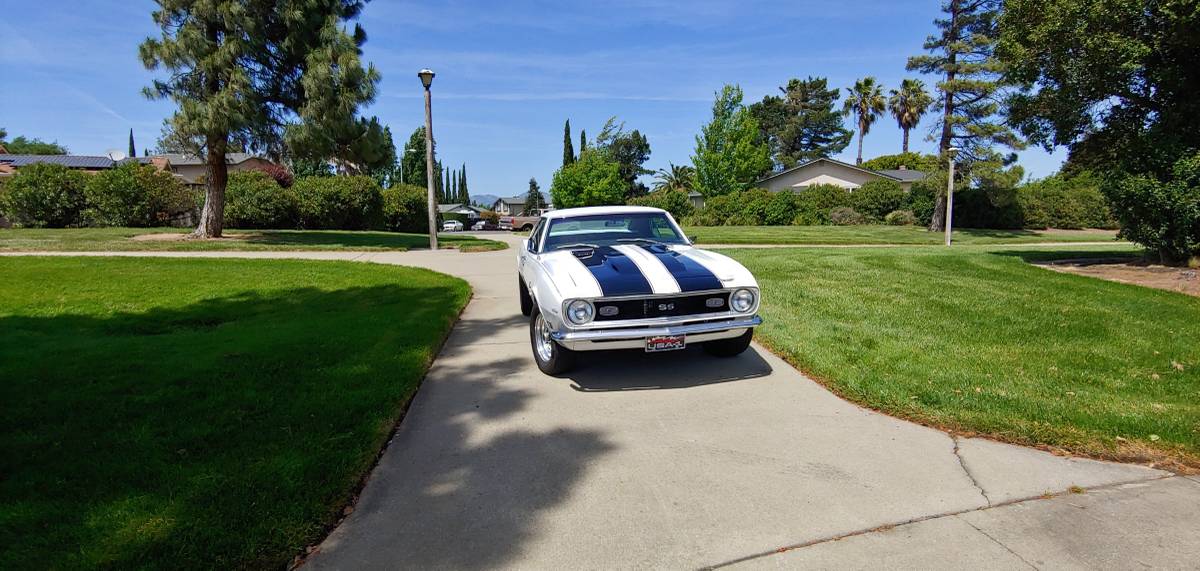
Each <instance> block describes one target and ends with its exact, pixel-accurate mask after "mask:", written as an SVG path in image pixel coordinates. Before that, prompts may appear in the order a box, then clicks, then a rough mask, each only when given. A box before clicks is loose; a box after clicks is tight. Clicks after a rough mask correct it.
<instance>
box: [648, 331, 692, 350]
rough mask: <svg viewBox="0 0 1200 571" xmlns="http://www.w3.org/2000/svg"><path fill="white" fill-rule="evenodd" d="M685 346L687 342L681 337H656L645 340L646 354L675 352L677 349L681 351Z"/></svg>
mask: <svg viewBox="0 0 1200 571" xmlns="http://www.w3.org/2000/svg"><path fill="white" fill-rule="evenodd" d="M686 346H687V341H686V340H685V337H684V336H683V335H660V336H658V337H647V338H646V352H647V353H657V352H659V351H675V350H677V349H683V348H684V347H686Z"/></svg>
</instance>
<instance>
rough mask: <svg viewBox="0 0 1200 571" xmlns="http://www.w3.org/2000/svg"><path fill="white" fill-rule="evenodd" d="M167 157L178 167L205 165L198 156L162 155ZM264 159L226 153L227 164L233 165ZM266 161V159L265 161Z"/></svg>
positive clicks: (244, 154)
mask: <svg viewBox="0 0 1200 571" xmlns="http://www.w3.org/2000/svg"><path fill="white" fill-rule="evenodd" d="M160 156H163V157H166V158H167V160H168V161H171V164H173V165H176V166H199V165H203V164H204V158H203V157H199V156H196V155H186V154H182V153H166V154H163V155H160ZM260 158H262V157H259V156H256V155H252V154H250V153H225V162H226V163H228V164H231V165H237V164H241V163H244V162H246V161H248V160H250V159H260ZM264 160H265V159H264Z"/></svg>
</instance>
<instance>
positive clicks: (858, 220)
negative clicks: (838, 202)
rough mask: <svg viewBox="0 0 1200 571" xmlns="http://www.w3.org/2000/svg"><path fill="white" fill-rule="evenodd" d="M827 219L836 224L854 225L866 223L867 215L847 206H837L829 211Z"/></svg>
mask: <svg viewBox="0 0 1200 571" xmlns="http://www.w3.org/2000/svg"><path fill="white" fill-rule="evenodd" d="M829 221H830V222H832V223H833V224H835V225H837V226H854V225H857V224H866V223H867V217H866V216H863V215H862V214H859V212H858V211H857V210H854V209H853V208H850V207H849V206H839V207H837V208H834V209H833V210H830V211H829Z"/></svg>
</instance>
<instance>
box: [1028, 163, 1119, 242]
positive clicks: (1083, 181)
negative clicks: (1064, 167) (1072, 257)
mask: <svg viewBox="0 0 1200 571" xmlns="http://www.w3.org/2000/svg"><path fill="white" fill-rule="evenodd" d="M1017 201H1018V203H1019V204H1020V208H1021V211H1022V215H1023V222H1024V226H1025V227H1026V228H1068V229H1070V228H1112V227H1114V226H1115V220H1114V219H1113V215H1112V212H1111V210H1110V209H1109V206H1108V201H1107V200H1106V199H1105V198H1104V194H1103V193H1102V192H1101V191H1100V179H1099V178H1098V177H1096V176H1095V175H1092V174H1091V173H1082V174H1079V175H1076V176H1073V177H1067V176H1064V175H1062V174H1056V175H1053V176H1050V177H1047V178H1044V179H1042V180H1039V181H1034V182H1031V183H1028V184H1025V185H1022V186H1021V187H1019V188H1018V189H1017Z"/></svg>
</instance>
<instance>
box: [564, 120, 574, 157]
mask: <svg viewBox="0 0 1200 571" xmlns="http://www.w3.org/2000/svg"><path fill="white" fill-rule="evenodd" d="M573 162H575V148H574V147H572V146H571V120H570V119H567V123H566V124H565V125H563V166H564V167H565V166H567V165H569V164H571V163H573Z"/></svg>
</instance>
